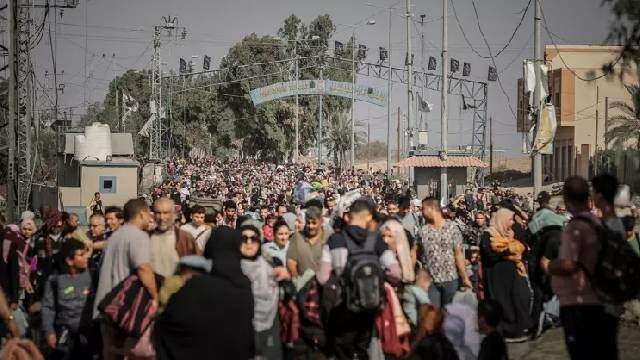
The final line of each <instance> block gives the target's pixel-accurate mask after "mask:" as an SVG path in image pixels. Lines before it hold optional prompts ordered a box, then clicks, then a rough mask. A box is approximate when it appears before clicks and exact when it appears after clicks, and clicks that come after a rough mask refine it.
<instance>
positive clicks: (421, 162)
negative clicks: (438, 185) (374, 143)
mask: <svg viewBox="0 0 640 360" xmlns="http://www.w3.org/2000/svg"><path fill="white" fill-rule="evenodd" d="M395 166H396V167H400V168H403V167H416V168H442V167H450V168H455V167H478V168H486V167H489V165H487V163H485V162H484V161H482V160H480V159H478V158H477V157H475V156H449V157H447V161H442V159H441V158H440V157H439V156H411V157H408V158H406V159H404V160H402V161H400V162H399V163H397V164H396V165H395Z"/></svg>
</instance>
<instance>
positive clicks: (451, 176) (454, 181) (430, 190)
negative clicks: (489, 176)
mask: <svg viewBox="0 0 640 360" xmlns="http://www.w3.org/2000/svg"><path fill="white" fill-rule="evenodd" d="M395 166H396V167H397V168H413V171H414V180H413V181H414V182H413V184H414V186H415V187H416V191H417V196H418V199H424V198H425V197H427V196H435V197H438V198H439V197H440V171H441V170H440V169H441V168H442V167H445V166H446V167H447V182H448V184H447V185H448V194H449V198H451V197H455V196H457V195H460V194H463V193H464V190H465V188H466V187H467V185H468V184H470V183H473V178H474V174H475V170H476V169H477V168H487V167H488V165H487V164H486V163H485V162H483V161H481V160H480V159H478V158H477V157H475V156H470V154H466V153H460V154H458V153H455V152H451V153H447V159H446V160H443V159H442V158H441V157H440V156H439V155H436V154H435V152H433V151H431V152H429V151H421V152H419V153H418V154H415V155H414V156H410V157H408V158H406V159H403V160H402V161H400V162H399V163H397V164H396V165H395Z"/></svg>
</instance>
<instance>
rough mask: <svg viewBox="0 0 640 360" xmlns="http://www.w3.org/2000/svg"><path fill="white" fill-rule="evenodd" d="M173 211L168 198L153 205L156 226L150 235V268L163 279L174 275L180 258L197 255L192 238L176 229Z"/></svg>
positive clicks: (171, 203) (161, 199)
mask: <svg viewBox="0 0 640 360" xmlns="http://www.w3.org/2000/svg"><path fill="white" fill-rule="evenodd" d="M175 209H176V206H175V203H174V202H173V200H171V199H169V198H160V199H158V200H156V202H155V203H154V205H153V213H154V215H155V220H156V225H157V226H156V229H155V231H153V233H151V268H152V269H153V271H154V272H155V273H156V274H158V275H161V276H164V277H167V276H171V275H173V274H174V272H175V271H176V266H177V264H178V260H179V259H180V258H181V257H182V256H187V255H197V253H198V251H197V245H196V242H195V241H194V239H193V236H191V234H189V233H188V232H186V231H184V230H180V229H179V228H177V227H176V210H175Z"/></svg>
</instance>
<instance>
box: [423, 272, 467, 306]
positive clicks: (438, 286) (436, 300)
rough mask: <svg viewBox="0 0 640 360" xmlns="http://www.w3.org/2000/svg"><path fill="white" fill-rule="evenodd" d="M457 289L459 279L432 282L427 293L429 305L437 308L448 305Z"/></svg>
mask: <svg viewBox="0 0 640 360" xmlns="http://www.w3.org/2000/svg"><path fill="white" fill-rule="evenodd" d="M459 287H460V282H459V279H455V280H451V281H445V282H441V283H437V282H434V283H433V284H431V286H430V287H429V291H428V293H429V300H430V301H431V304H433V305H435V306H438V307H442V306H445V305H448V304H450V303H451V301H453V296H454V295H455V294H456V291H458V288H459Z"/></svg>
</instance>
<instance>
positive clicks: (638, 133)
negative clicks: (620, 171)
mask: <svg viewBox="0 0 640 360" xmlns="http://www.w3.org/2000/svg"><path fill="white" fill-rule="evenodd" d="M626 88H627V92H629V94H630V95H631V101H632V105H629V104H627V103H626V102H623V101H615V102H612V103H611V105H609V108H610V109H619V110H620V111H621V112H622V113H621V114H619V115H615V116H612V117H610V118H609V124H608V125H607V129H606V133H605V147H606V146H607V145H608V143H612V144H613V146H615V147H623V146H624V145H625V143H627V142H628V141H629V140H635V142H636V149H637V150H640V86H638V85H628V86H626Z"/></svg>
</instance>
